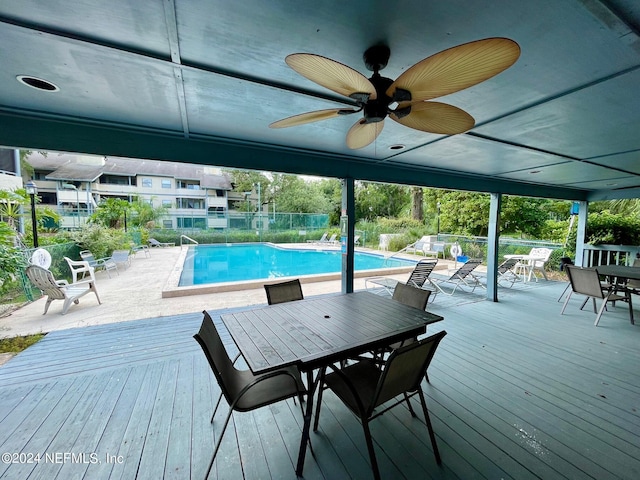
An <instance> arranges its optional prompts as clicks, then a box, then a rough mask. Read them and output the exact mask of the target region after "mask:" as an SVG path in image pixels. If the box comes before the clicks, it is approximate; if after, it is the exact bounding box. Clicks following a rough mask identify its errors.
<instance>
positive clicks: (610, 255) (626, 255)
mask: <svg viewBox="0 0 640 480" xmlns="http://www.w3.org/2000/svg"><path fill="white" fill-rule="evenodd" d="M636 258H640V246H638V245H585V246H584V254H583V257H582V266H584V267H597V266H598V265H633V261H634V260H635V259H636Z"/></svg>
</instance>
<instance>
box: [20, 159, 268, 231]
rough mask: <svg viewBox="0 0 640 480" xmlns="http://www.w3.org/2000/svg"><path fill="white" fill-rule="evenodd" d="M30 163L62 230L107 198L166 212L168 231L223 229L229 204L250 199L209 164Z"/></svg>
mask: <svg viewBox="0 0 640 480" xmlns="http://www.w3.org/2000/svg"><path fill="white" fill-rule="evenodd" d="M27 162H28V163H29V164H30V165H31V166H32V167H33V169H34V174H33V180H34V181H35V182H36V184H37V186H38V195H39V196H40V197H41V199H42V203H43V204H45V205H50V206H53V207H56V208H57V209H58V212H59V213H60V215H61V217H62V219H61V225H60V226H61V227H62V228H74V227H77V226H79V225H81V224H82V223H84V222H85V221H86V219H87V217H88V215H90V214H91V213H92V212H93V211H94V210H95V208H96V207H97V205H98V204H99V203H100V202H101V201H103V200H104V199H106V198H121V199H124V200H128V201H132V200H133V199H134V198H135V197H138V198H141V199H143V200H144V201H146V202H149V203H150V204H152V205H153V206H155V207H159V206H164V207H166V208H167V215H166V217H165V218H163V219H162V220H161V222H162V225H161V226H162V227H164V228H175V229H194V228H197V229H205V228H207V229H224V228H228V227H230V226H231V225H230V224H229V223H230V220H229V217H230V216H229V209H230V205H233V203H234V202H235V201H246V198H247V197H246V195H245V194H243V193H242V192H240V193H237V192H233V191H232V188H233V187H232V185H231V180H230V178H229V176H228V175H226V174H225V173H223V172H221V171H220V169H218V168H216V167H211V166H207V165H195V164H186V163H174V162H166V161H155V160H142V159H135V158H120V157H105V156H95V155H79V154H70V153H57V152H49V153H47V154H46V155H43V154H41V153H38V152H33V153H31V154H30V155H29V156H28V157H27ZM256 203H257V202H256ZM159 226H160V225H159Z"/></svg>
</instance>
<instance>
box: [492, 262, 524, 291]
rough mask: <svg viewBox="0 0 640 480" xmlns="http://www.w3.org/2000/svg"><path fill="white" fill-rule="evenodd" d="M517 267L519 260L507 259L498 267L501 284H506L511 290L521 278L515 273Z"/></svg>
mask: <svg viewBox="0 0 640 480" xmlns="http://www.w3.org/2000/svg"><path fill="white" fill-rule="evenodd" d="M516 265H518V259H517V258H507V259H506V260H505V261H504V262H502V263H501V264H500V265H498V268H497V271H498V283H499V284H500V283H502V282H505V283H508V284H509V288H511V287H513V284H514V283H516V280H518V279H519V278H520V277H519V276H518V274H516V272H514V269H515V267H516Z"/></svg>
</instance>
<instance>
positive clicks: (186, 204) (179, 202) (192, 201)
mask: <svg viewBox="0 0 640 480" xmlns="http://www.w3.org/2000/svg"><path fill="white" fill-rule="evenodd" d="M176 208H189V209H204V208H205V207H204V199H203V198H176Z"/></svg>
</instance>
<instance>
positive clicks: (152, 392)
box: [105, 362, 166, 480]
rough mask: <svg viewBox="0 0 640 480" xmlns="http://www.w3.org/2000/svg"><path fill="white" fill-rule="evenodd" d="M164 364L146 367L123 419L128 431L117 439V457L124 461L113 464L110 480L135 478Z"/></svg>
mask: <svg viewBox="0 0 640 480" xmlns="http://www.w3.org/2000/svg"><path fill="white" fill-rule="evenodd" d="M165 367H166V362H156V363H154V364H150V365H147V366H146V367H145V368H144V373H145V375H144V379H143V380H142V381H141V382H140V384H139V390H138V395H137V397H136V399H135V403H134V405H133V408H132V409H131V415H130V416H129V418H128V419H127V420H126V422H125V421H124V420H123V422H122V423H124V424H125V430H124V433H123V435H122V439H121V440H120V441H119V442H117V443H119V444H118V450H117V453H116V454H117V456H118V457H120V458H122V461H118V462H116V463H114V465H113V469H112V470H111V474H110V476H109V478H111V479H122V480H126V479H130V478H136V475H137V473H138V466H139V465H140V457H141V456H142V449H143V447H144V441H145V438H146V435H147V431H148V428H149V422H150V420H151V413H152V412H153V404H154V401H155V399H156V397H157V395H158V389H159V388H160V379H161V377H162V371H163V370H164V368H165ZM105 447H106V444H105Z"/></svg>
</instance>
